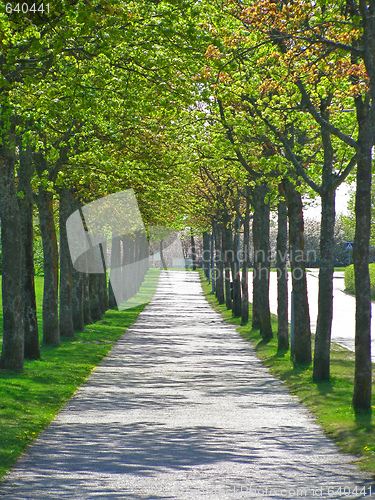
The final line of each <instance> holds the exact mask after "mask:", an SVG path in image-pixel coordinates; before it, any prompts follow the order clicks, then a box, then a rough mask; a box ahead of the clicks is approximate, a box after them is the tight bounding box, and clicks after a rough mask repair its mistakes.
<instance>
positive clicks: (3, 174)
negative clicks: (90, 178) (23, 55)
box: [0, 119, 24, 370]
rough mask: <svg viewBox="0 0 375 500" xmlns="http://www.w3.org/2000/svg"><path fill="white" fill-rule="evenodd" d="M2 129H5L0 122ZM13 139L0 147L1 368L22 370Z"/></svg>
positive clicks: (4, 139) (19, 248)
mask: <svg viewBox="0 0 375 500" xmlns="http://www.w3.org/2000/svg"><path fill="white" fill-rule="evenodd" d="M0 127H5V125H4V124H3V123H2V122H1V119H0ZM14 166H15V149H14V137H12V136H11V135H8V134H3V137H2V144H1V145H0V218H1V245H2V259H3V262H2V268H3V270H2V285H1V286H2V305H3V346H2V352H1V358H0V368H3V369H9V370H22V369H23V359H24V331H23V303H22V289H21V279H22V276H21V273H22V242H21V223H20V211H19V206H18V201H17V200H18V198H17V194H16V187H15V171H14Z"/></svg>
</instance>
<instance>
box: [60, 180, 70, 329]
mask: <svg viewBox="0 0 375 500" xmlns="http://www.w3.org/2000/svg"><path fill="white" fill-rule="evenodd" d="M59 195H60V203H59V226H60V296H59V299H60V311H59V312H60V314H59V325H60V335H61V336H62V337H70V338H74V324H73V308H72V260H71V257H70V251H69V244H68V236H67V232H66V220H67V218H68V217H69V216H70V215H71V213H72V201H71V199H70V198H71V197H72V196H73V194H72V193H71V192H70V191H69V190H68V189H65V188H62V189H60V193H59Z"/></svg>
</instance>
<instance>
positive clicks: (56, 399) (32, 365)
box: [0, 269, 160, 478]
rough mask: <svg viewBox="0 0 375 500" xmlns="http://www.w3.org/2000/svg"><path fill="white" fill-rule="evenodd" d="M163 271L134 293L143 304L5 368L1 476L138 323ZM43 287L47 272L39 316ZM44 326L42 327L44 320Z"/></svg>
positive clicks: (0, 377) (0, 379) (0, 399)
mask: <svg viewBox="0 0 375 500" xmlns="http://www.w3.org/2000/svg"><path fill="white" fill-rule="evenodd" d="M159 274H160V271H159V270H158V269H150V270H149V271H148V273H147V275H146V279H145V281H144V283H143V285H142V287H141V289H140V291H139V292H138V294H137V296H136V297H135V298H136V299H137V300H138V299H139V301H140V302H141V301H144V304H143V305H140V306H137V307H134V308H132V309H127V310H125V311H115V310H109V311H107V312H106V313H105V315H104V318H103V321H99V322H97V323H95V324H93V325H88V326H87V327H86V329H85V331H83V332H77V333H76V338H75V339H62V342H61V346H60V347H48V346H41V357H42V359H41V360H40V361H25V366H24V370H23V372H20V373H17V372H11V371H7V370H0V478H1V477H2V476H3V475H4V474H5V472H6V471H7V470H8V469H9V468H10V467H11V466H12V464H13V463H14V462H15V461H16V459H17V458H18V457H19V455H20V454H21V453H22V452H23V451H24V450H25V448H26V447H27V445H28V444H29V443H30V442H31V441H32V440H34V439H35V438H36V437H37V436H38V434H39V433H40V431H41V430H43V429H44V428H45V427H46V426H47V425H48V424H49V423H50V422H51V420H53V418H54V417H55V415H56V414H57V413H58V411H59V410H60V409H61V407H62V406H63V405H64V404H65V403H66V401H67V400H68V399H69V398H70V397H71V396H72V395H73V394H74V392H75V391H76V389H77V387H78V386H79V385H80V384H82V382H84V381H85V380H86V378H87V377H88V375H89V374H90V372H91V371H92V369H93V368H94V367H95V366H96V365H97V364H98V363H99V361H100V360H101V359H102V358H104V356H106V355H107V354H108V352H109V351H110V349H111V348H112V346H113V344H114V343H115V342H116V340H118V339H119V338H120V337H121V335H123V333H124V332H125V330H126V329H127V328H128V327H129V326H130V325H132V324H133V323H134V321H135V320H136V319H137V316H138V314H139V313H140V312H141V311H142V310H143V308H144V306H145V304H146V303H147V302H149V301H150V300H151V298H152V297H153V295H154V293H155V290H156V285H157V282H158V278H159ZM42 288H43V278H41V277H36V293H37V304H38V314H39V318H40V319H41V303H42ZM0 304H1V302H0ZM39 326H40V329H39V331H40V333H41V332H42V328H41V322H40V325H39ZM0 333H1V335H2V310H1V309H0Z"/></svg>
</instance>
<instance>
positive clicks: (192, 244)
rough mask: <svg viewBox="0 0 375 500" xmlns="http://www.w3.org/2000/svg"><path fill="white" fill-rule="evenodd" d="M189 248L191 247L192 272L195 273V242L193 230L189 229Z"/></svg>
mask: <svg viewBox="0 0 375 500" xmlns="http://www.w3.org/2000/svg"><path fill="white" fill-rule="evenodd" d="M190 246H191V260H192V261H193V271H195V270H196V268H197V265H196V254H195V241H194V234H193V228H191V234H190Z"/></svg>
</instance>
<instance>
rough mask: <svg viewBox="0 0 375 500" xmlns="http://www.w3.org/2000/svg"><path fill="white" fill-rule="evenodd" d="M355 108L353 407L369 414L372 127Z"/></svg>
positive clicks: (365, 112) (358, 104)
mask: <svg viewBox="0 0 375 500" xmlns="http://www.w3.org/2000/svg"><path fill="white" fill-rule="evenodd" d="M373 105H374V103H373ZM356 107H357V120H358V126H359V132H358V143H359V146H360V153H359V157H358V162H357V191H356V196H355V216H356V226H355V237H354V250H353V262H354V278H355V294H356V297H355V298H356V312H355V374H354V393H353V406H354V409H355V410H356V411H358V410H365V411H371V389H372V375H371V286H370V274H369V266H368V262H369V246H370V233H371V167H372V155H371V152H372V136H371V131H372V127H371V125H372V124H371V123H370V120H369V112H368V110H367V109H366V106H365V104H363V103H362V99H361V98H357V99H356Z"/></svg>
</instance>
